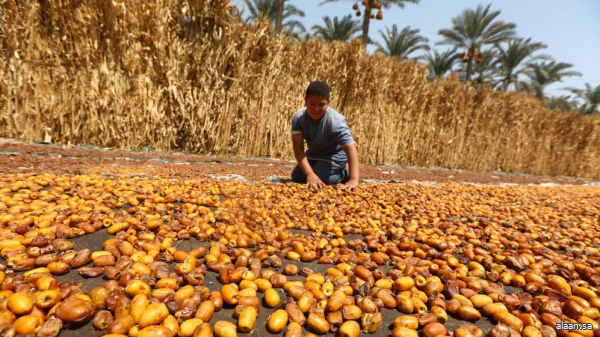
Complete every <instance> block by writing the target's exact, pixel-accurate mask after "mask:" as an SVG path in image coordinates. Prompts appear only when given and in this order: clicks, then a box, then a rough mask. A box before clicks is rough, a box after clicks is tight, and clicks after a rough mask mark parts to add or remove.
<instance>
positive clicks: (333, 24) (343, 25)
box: [312, 15, 360, 41]
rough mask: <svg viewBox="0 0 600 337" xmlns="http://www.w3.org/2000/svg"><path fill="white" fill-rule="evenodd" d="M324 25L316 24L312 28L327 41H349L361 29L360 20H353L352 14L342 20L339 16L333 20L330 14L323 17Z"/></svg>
mask: <svg viewBox="0 0 600 337" xmlns="http://www.w3.org/2000/svg"><path fill="white" fill-rule="evenodd" d="M323 21H324V23H325V25H324V26H319V25H315V26H313V27H312V30H313V31H314V32H315V35H316V36H318V37H320V38H322V39H324V40H327V41H336V40H337V41H348V40H350V39H351V38H352V35H354V33H356V32H358V31H360V24H359V23H358V21H354V20H352V15H346V16H344V17H343V18H342V20H338V18H337V17H335V18H333V21H332V20H331V18H330V17H329V16H326V17H324V18H323Z"/></svg>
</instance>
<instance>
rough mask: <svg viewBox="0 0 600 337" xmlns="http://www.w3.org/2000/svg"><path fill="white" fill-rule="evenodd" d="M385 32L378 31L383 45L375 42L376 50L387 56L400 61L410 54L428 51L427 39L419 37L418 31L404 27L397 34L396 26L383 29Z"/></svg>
mask: <svg viewBox="0 0 600 337" xmlns="http://www.w3.org/2000/svg"><path fill="white" fill-rule="evenodd" d="M385 30H386V32H385V33H384V32H383V31H381V30H380V31H379V34H380V35H381V38H382V39H383V42H384V43H383V44H381V43H379V42H375V44H376V45H377V47H378V48H377V49H378V50H380V51H382V52H383V53H384V54H385V55H387V56H395V57H397V58H398V59H400V60H405V59H408V58H409V56H410V54H412V53H414V52H416V51H418V50H429V49H430V48H429V46H428V45H427V42H429V39H427V38H426V37H423V36H421V35H419V30H418V29H410V26H409V27H405V28H404V29H402V31H400V32H398V27H397V26H396V25H393V26H392V29H391V30H390V29H389V28H388V27H385Z"/></svg>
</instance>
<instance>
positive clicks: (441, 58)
mask: <svg viewBox="0 0 600 337" xmlns="http://www.w3.org/2000/svg"><path fill="white" fill-rule="evenodd" d="M457 58H458V53H456V48H454V49H449V50H447V51H445V52H443V53H441V54H440V53H438V51H437V50H434V51H433V54H431V53H429V54H427V56H426V59H427V63H428V64H429V78H430V79H431V80H434V79H436V78H438V77H442V76H444V75H445V74H446V73H447V72H450V71H452V67H454V64H455V63H456V59H457Z"/></svg>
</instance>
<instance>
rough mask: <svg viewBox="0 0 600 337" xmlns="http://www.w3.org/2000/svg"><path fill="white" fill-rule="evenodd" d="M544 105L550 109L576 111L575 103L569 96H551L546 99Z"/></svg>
mask: <svg viewBox="0 0 600 337" xmlns="http://www.w3.org/2000/svg"><path fill="white" fill-rule="evenodd" d="M546 105H547V106H548V108H550V109H556V110H562V111H571V110H575V109H576V103H575V102H573V100H572V99H571V96H564V95H563V96H558V97H557V96H552V97H548V99H546Z"/></svg>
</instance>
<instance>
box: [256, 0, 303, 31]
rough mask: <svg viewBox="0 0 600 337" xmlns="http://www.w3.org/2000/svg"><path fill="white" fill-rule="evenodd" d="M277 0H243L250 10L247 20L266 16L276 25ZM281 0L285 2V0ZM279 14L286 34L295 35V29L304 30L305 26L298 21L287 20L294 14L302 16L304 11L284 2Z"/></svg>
mask: <svg viewBox="0 0 600 337" xmlns="http://www.w3.org/2000/svg"><path fill="white" fill-rule="evenodd" d="M279 1H280V0H244V2H245V3H246V6H247V7H248V11H249V12H250V16H249V17H248V20H249V21H256V20H258V19H261V18H267V19H269V20H271V22H272V23H273V25H274V26H276V25H277V20H278V18H277V16H278V11H277V6H278V2H279ZM283 1H284V2H285V1H287V0H283ZM280 15H281V29H282V31H284V32H285V33H286V34H289V35H294V36H297V32H296V30H297V31H298V32H299V33H304V32H305V31H306V28H304V25H303V24H302V23H301V22H300V21H298V20H288V19H290V18H291V17H294V16H299V17H304V15H305V14H304V12H303V11H301V10H300V9H298V8H297V7H296V6H294V5H290V4H284V5H283V12H282V13H280ZM286 20H287V21H286ZM276 28H277V27H276Z"/></svg>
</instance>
